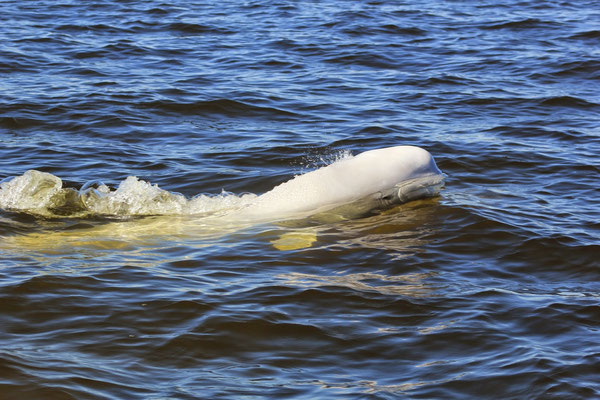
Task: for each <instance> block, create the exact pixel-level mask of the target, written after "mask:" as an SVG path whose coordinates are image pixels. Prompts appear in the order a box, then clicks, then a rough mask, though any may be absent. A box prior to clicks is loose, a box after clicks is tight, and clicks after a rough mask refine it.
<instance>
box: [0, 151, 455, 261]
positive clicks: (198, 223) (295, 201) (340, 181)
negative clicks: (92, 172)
mask: <svg viewBox="0 0 600 400" xmlns="http://www.w3.org/2000/svg"><path fill="white" fill-rule="evenodd" d="M443 185H444V175H443V174H442V172H441V171H440V170H439V169H438V167H437V165H436V163H435V161H434V159H433V157H432V156H431V154H430V153H429V152H427V151H426V150H424V149H422V148H419V147H414V146H396V147H388V148H382V149H376V150H370V151H366V152H363V153H360V154H358V155H356V156H353V157H352V156H351V157H347V158H344V159H341V160H338V161H336V162H334V163H332V164H330V165H328V166H325V167H322V168H319V169H316V170H314V171H311V172H308V173H305V174H302V175H298V176H296V177H294V178H292V179H290V180H289V181H287V182H284V183H282V184H280V185H278V186H276V187H275V188H273V189H272V190H270V191H268V192H266V193H264V194H262V195H260V196H257V195H253V194H245V195H242V196H235V195H233V194H221V195H219V196H206V195H200V196H196V197H194V198H192V199H187V198H185V197H184V196H183V195H180V194H176V193H171V192H168V191H166V190H163V189H160V188H159V187H158V186H156V185H151V184H149V183H147V182H144V181H140V180H138V179H137V178H135V177H129V178H127V179H126V180H124V181H122V182H121V184H120V185H119V187H118V188H117V189H116V190H111V189H109V188H108V187H107V186H106V185H104V184H102V183H101V182H89V183H87V184H86V185H84V186H83V187H82V188H81V189H79V190H75V189H73V188H63V187H62V181H61V179H60V178H58V177H56V176H54V175H51V174H48V173H44V172H39V171H34V170H30V171H27V172H26V173H25V174H23V175H21V176H18V177H14V178H7V179H5V180H3V181H2V183H0V208H2V209H4V210H8V211H16V212H27V213H30V214H36V215H41V216H44V217H46V218H48V217H50V218H55V217H60V218H71V217H72V218H89V217H107V218H113V220H111V221H112V222H109V223H105V224H101V225H98V226H93V227H91V228H85V229H75V230H67V231H61V232H56V231H46V232H44V231H43V232H36V233H30V234H25V235H21V236H13V237H12V238H6V237H5V238H3V239H2V242H4V243H7V242H9V241H10V242H11V244H12V246H11V247H15V246H16V247H43V246H49V245H50V244H54V245H65V246H77V245H86V246H87V245H90V244H98V245H99V246H101V247H106V246H112V245H114V244H115V243H123V242H125V243H126V242H127V241H130V240H133V241H135V240H138V239H139V238H140V237H148V236H151V235H152V232H157V230H158V231H160V232H161V233H162V234H163V235H165V234H167V235H168V234H169V233H171V234H172V235H173V236H178V235H185V236H187V237H190V236H194V235H195V236H198V237H214V236H219V235H223V234H227V233H230V232H233V231H236V230H239V229H243V228H245V227H248V226H251V225H255V224H262V223H276V224H280V223H286V222H289V221H302V220H306V219H311V220H312V221H315V220H316V221H319V220H323V221H331V220H332V218H333V220H340V219H354V218H360V217H363V216H367V215H372V214H374V213H378V212H381V211H383V210H386V209H388V208H391V207H394V206H396V205H398V204H402V203H406V202H409V201H412V200H417V199H422V198H428V197H433V196H436V195H438V194H439V192H440V190H441V188H442V187H443ZM138 216H147V217H148V218H146V219H145V221H144V219H143V218H142V219H140V218H132V217H138ZM114 218H120V220H117V221H116V222H115V221H114ZM175 221H177V222H175ZM309 236H310V235H309ZM9 239H10V240H9ZM284 239H285V238H284ZM312 239H313V238H312V237H311V238H309V239H307V240H305V242H307V243H312V241H314V240H312ZM283 242H285V240H284V241H283ZM100 243H101V245H100ZM0 246H1V245H0ZM275 246H276V247H277V244H275ZM293 247H294V246H292V248H293ZM301 247H302V246H301ZM282 249H289V248H287V247H286V246H285V245H282Z"/></svg>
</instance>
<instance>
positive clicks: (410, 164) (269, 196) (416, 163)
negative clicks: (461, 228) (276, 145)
mask: <svg viewBox="0 0 600 400" xmlns="http://www.w3.org/2000/svg"><path fill="white" fill-rule="evenodd" d="M443 180H444V178H443V175H442V173H441V171H440V170H439V169H438V167H437V165H436V164H435V161H434V159H433V157H432V156H431V154H429V152H428V151H426V150H424V149H422V148H420V147H414V146H396V147H388V148H383V149H377V150H370V151H366V152H364V153H361V154H358V155H357V156H355V157H351V158H347V159H343V160H340V161H337V162H335V163H333V164H331V165H328V166H326V167H323V168H320V169H317V170H315V171H311V172H309V173H306V174H303V175H299V176H296V177H295V178H293V179H291V180H289V181H287V182H285V183H282V184H281V185H279V186H277V187H275V188H274V189H272V190H271V191H269V192H267V193H265V194H263V195H261V196H259V197H258V198H257V199H256V201H255V202H254V203H253V204H251V205H250V206H249V207H248V208H247V209H246V210H244V214H245V215H247V216H248V217H250V218H265V219H273V218H302V217H305V216H308V215H312V214H317V213H320V212H324V211H328V210H331V209H336V208H338V207H340V206H344V205H348V204H350V203H352V204H353V205H355V206H356V208H357V211H358V210H361V211H360V213H364V212H365V211H371V210H374V209H380V208H386V207H390V206H392V205H394V204H399V203H404V202H407V201H410V200H414V199H418V198H424V197H431V196H435V195H437V194H438V193H439V191H440V188H441V187H442V186H443Z"/></svg>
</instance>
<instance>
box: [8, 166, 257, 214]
mask: <svg viewBox="0 0 600 400" xmlns="http://www.w3.org/2000/svg"><path fill="white" fill-rule="evenodd" d="M256 197H257V196H256V195H254V194H243V195H240V196H237V195H234V194H232V193H228V192H222V193H221V194H219V195H215V196H210V195H204V194H201V195H198V196H195V197H193V198H191V199H188V198H186V197H185V196H183V195H181V194H178V193H172V192H169V191H167V190H164V189H161V188H159V187H158V185H153V184H151V183H149V182H146V181H143V180H140V179H138V178H137V177H134V176H130V177H128V178H127V179H125V180H123V181H122V182H121V183H120V184H119V186H118V188H117V189H116V190H111V189H110V188H109V187H108V186H106V185H105V184H103V183H102V182H98V181H91V182H88V183H86V184H85V185H83V186H82V187H81V189H79V190H75V189H73V188H63V183H62V180H61V179H60V178H59V177H57V176H54V175H52V174H49V173H46V172H40V171H35V170H29V171H27V172H25V173H24V174H23V175H21V176H17V177H13V178H7V179H5V180H4V181H2V183H0V208H3V209H6V210H12V211H23V212H28V213H32V214H37V215H41V216H45V217H59V216H61V217H64V216H69V217H83V216H88V215H109V216H143V215H198V214H211V213H218V212H223V211H226V210H232V209H238V208H241V207H244V206H245V205H247V204H249V203H251V202H252V201H253V199H255V198H256Z"/></svg>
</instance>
